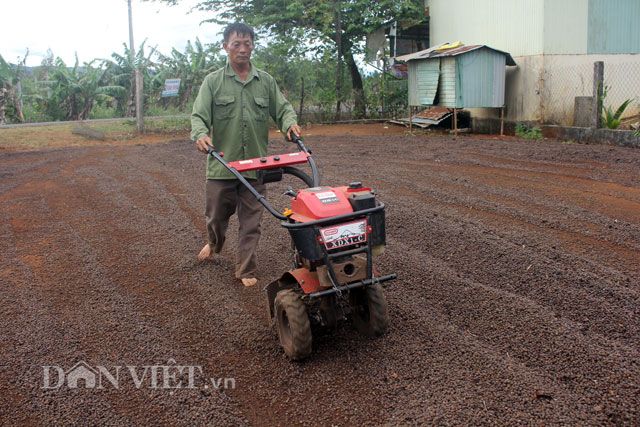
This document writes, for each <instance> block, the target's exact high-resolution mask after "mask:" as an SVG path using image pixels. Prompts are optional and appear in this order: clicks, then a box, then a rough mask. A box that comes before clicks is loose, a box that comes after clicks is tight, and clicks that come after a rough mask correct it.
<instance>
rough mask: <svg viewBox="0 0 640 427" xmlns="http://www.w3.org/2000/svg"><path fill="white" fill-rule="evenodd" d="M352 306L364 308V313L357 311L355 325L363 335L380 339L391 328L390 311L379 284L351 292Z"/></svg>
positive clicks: (354, 318) (353, 318)
mask: <svg viewBox="0 0 640 427" xmlns="http://www.w3.org/2000/svg"><path fill="white" fill-rule="evenodd" d="M351 305H352V306H357V305H362V306H364V312H360V311H355V312H354V313H353V315H352V320H353V325H354V326H355V328H356V329H357V330H358V332H360V333H361V334H363V335H366V336H368V337H379V336H380V335H384V334H385V333H386V332H387V329H388V328H389V309H388V306H387V300H386V298H385V297H384V293H383V291H382V286H380V284H379V283H376V284H374V285H370V286H367V287H366V288H365V289H358V290H356V291H352V292H351Z"/></svg>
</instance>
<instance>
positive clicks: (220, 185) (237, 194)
mask: <svg viewBox="0 0 640 427" xmlns="http://www.w3.org/2000/svg"><path fill="white" fill-rule="evenodd" d="M248 181H249V183H250V184H251V185H252V186H253V187H254V188H255V189H256V191H258V193H260V194H262V195H263V196H264V195H266V191H267V186H266V185H264V184H262V185H258V184H257V181H256V180H255V179H250V180H248ZM236 209H237V210H238V222H239V227H238V244H237V247H236V278H238V279H241V278H244V277H256V269H257V257H256V249H257V247H258V241H259V240H260V220H261V219H262V210H263V209H264V208H263V206H262V205H261V204H260V202H258V200H256V198H255V197H254V196H253V195H252V194H251V192H249V190H248V189H247V188H246V187H245V186H244V185H242V183H241V182H240V181H238V180H237V179H207V184H206V208H205V216H206V218H207V233H208V235H209V245H211V248H212V249H213V251H214V252H215V253H220V251H221V250H222V246H223V245H224V241H225V234H226V232H227V227H228V225H229V218H231V215H233V214H234V213H235V212H236Z"/></svg>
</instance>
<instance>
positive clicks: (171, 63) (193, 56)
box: [158, 37, 224, 111]
mask: <svg viewBox="0 0 640 427" xmlns="http://www.w3.org/2000/svg"><path fill="white" fill-rule="evenodd" d="M220 49H221V48H220V46H217V45H213V44H208V45H203V44H202V43H201V42H200V39H198V38H197V37H196V41H195V43H194V44H191V41H187V46H186V48H185V50H184V52H180V51H178V50H177V49H175V48H173V50H172V51H171V55H170V56H164V55H162V54H159V55H158V57H159V59H160V61H161V62H162V72H161V74H160V75H159V78H161V79H162V80H164V79H165V78H172V79H180V90H179V92H178V106H179V109H180V111H184V109H185V108H186V106H187V104H188V103H189V100H190V99H191V98H192V97H193V96H195V94H196V92H197V91H198V89H199V88H200V84H201V83H202V81H203V80H204V78H205V76H206V75H207V74H209V73H210V72H212V71H214V70H216V69H217V68H219V67H221V66H223V65H224V62H223V59H222V58H221V57H220V56H219V53H220Z"/></svg>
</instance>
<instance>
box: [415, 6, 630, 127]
mask: <svg viewBox="0 0 640 427" xmlns="http://www.w3.org/2000/svg"><path fill="white" fill-rule="evenodd" d="M425 6H426V7H428V13H429V16H430V19H429V26H430V30H429V34H430V45H431V46H435V45H438V44H441V43H447V42H455V41H458V40H460V41H462V42H463V43H464V44H465V45H475V44H483V45H489V46H492V47H494V48H496V49H499V50H502V51H505V52H509V53H510V54H511V55H512V56H513V58H514V60H515V62H516V63H517V64H518V66H517V67H510V69H508V70H507V77H506V85H507V86H506V101H505V103H506V113H505V114H506V116H505V118H506V120H507V121H512V122H522V121H536V122H542V123H554V124H561V125H572V124H573V114H574V111H573V110H574V100H575V97H576V96H591V95H592V94H593V63H594V62H595V61H603V62H604V73H605V78H604V79H605V86H608V87H609V91H608V95H607V97H606V98H605V101H604V104H605V106H606V105H612V106H613V107H614V108H617V107H618V106H619V105H620V104H621V103H622V102H623V101H624V100H626V99H628V98H635V101H634V102H633V103H632V104H631V105H630V106H629V107H628V108H627V111H626V114H625V116H629V115H634V114H638V113H640V105H639V103H640V0H425ZM495 114H496V113H495V111H491V110H472V115H473V117H474V120H475V119H482V118H492V117H497V116H495Z"/></svg>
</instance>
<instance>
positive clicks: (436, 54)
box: [396, 43, 516, 65]
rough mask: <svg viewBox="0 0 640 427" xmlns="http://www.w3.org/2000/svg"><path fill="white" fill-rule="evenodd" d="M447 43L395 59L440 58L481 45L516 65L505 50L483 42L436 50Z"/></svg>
mask: <svg viewBox="0 0 640 427" xmlns="http://www.w3.org/2000/svg"><path fill="white" fill-rule="evenodd" d="M445 44H447V43H443V44H441V45H438V46H434V47H431V48H429V49H425V50H421V51H420V52H414V53H410V54H409V55H402V56H398V57H397V58H396V59H397V60H398V61H413V60H415V59H425V58H442V57H446V56H456V55H460V54H463V53H466V52H471V51H473V50H476V49H480V48H483V47H486V48H487V49H491V50H493V51H495V52H499V53H502V54H504V55H505V56H506V63H507V65H516V62H515V61H514V60H513V58H512V57H511V55H510V54H509V53H507V52H503V51H501V50H498V49H494V48H492V47H490V46H487V45H484V44H477V45H473V46H461V47H457V48H454V49H446V50H436V49H438V48H439V47H441V46H444V45H445Z"/></svg>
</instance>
